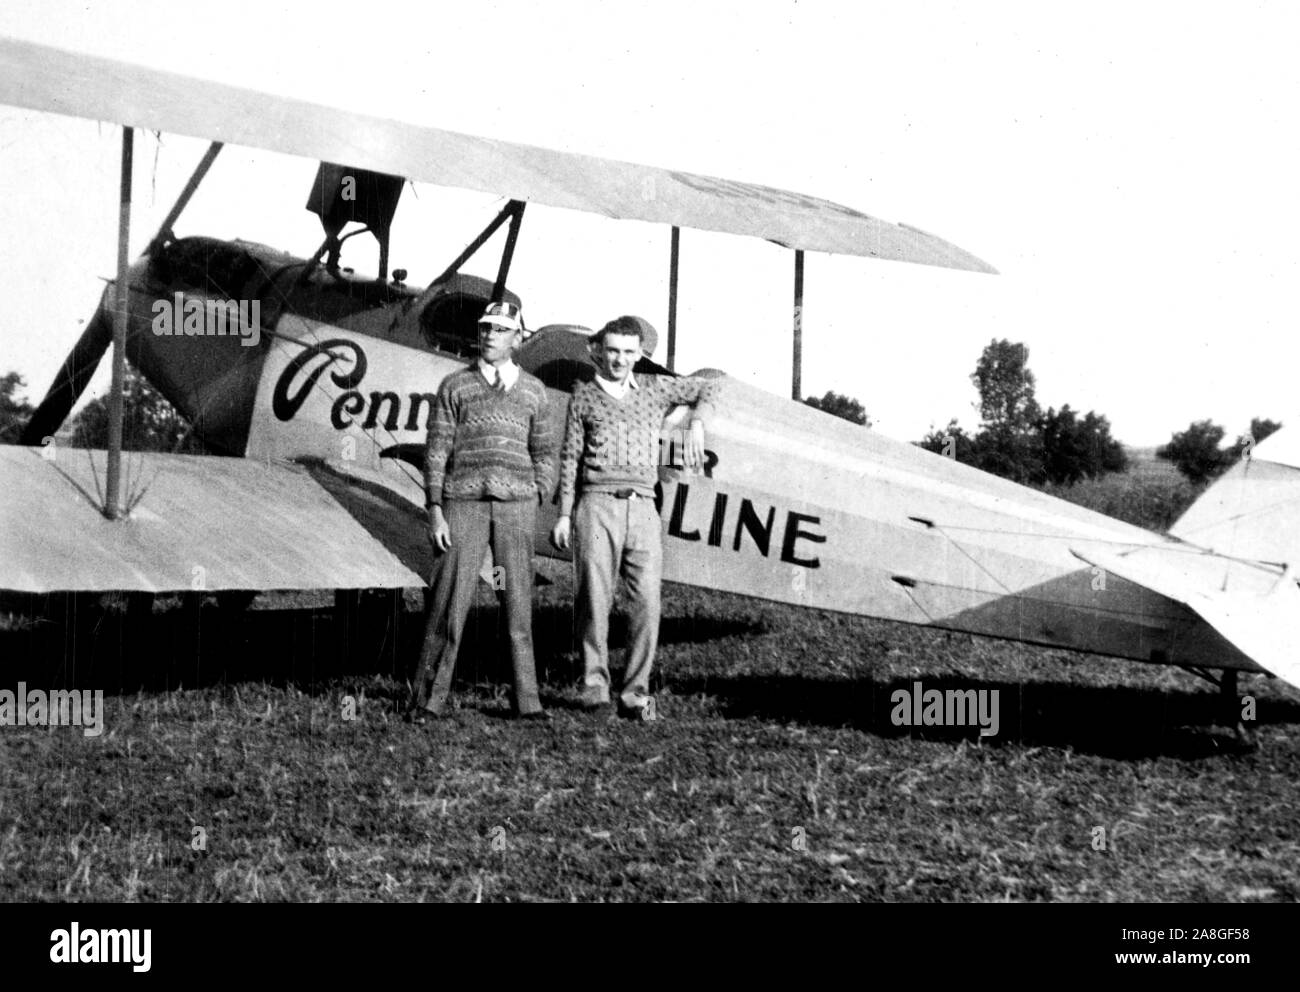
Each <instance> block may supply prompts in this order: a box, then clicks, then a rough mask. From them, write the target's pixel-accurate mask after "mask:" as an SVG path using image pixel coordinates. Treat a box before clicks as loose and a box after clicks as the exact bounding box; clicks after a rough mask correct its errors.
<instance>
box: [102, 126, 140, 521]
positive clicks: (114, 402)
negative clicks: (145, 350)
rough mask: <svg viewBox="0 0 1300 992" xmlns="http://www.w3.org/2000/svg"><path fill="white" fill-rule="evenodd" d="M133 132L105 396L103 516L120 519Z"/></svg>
mask: <svg viewBox="0 0 1300 992" xmlns="http://www.w3.org/2000/svg"><path fill="white" fill-rule="evenodd" d="M134 145H135V132H134V131H132V130H131V128H129V127H124V128H122V197H121V203H120V205H119V208H118V215H117V286H116V287H115V288H116V290H117V305H116V307H115V309H114V312H113V382H112V385H111V387H110V391H109V394H108V467H107V471H106V472H105V475H106V476H107V481H106V482H105V490H106V493H105V497H104V516H106V517H108V519H109V520H116V519H117V518H118V516H119V515H120V512H121V509H120V501H119V490H120V489H121V487H122V382H123V379H124V378H125V377H126V318H127V313H128V311H127V305H128V297H129V296H130V293H131V287H130V285H129V284H128V282H127V274H126V270H127V265H128V262H129V259H128V258H127V241H128V240H130V237H131V156H132V150H133V148H134Z"/></svg>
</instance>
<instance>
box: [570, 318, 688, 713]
mask: <svg viewBox="0 0 1300 992" xmlns="http://www.w3.org/2000/svg"><path fill="white" fill-rule="evenodd" d="M643 335H644V330H643V326H642V322H641V321H640V320H639V319H638V318H636V317H619V318H617V319H616V320H612V321H610V322H609V323H608V324H606V325H605V326H604V327H603V328H601V329H600V330H599V331H598V332H596V333H595V334H594V335H592V339H591V341H592V344H591V348H592V357H593V358H594V359H595V362H596V369H597V374H596V378H595V381H594V382H584V383H579V384H578V385H577V386H576V387H575V388H574V390H573V398H572V399H571V400H570V401H569V416H568V422H567V424H566V426H565V433H564V446H563V448H562V449H561V454H560V519H559V520H558V521H557V522H556V524H555V527H554V528H553V529H552V531H551V542H552V543H553V544H554V545H555V546H556V547H558V548H560V549H561V550H565V549H567V548H568V547H569V544H570V540H571V539H572V542H573V544H574V555H573V557H574V562H575V565H576V568H577V577H578V591H577V599H578V602H577V613H578V617H577V619H578V627H579V629H580V630H581V632H582V659H583V667H584V669H585V671H584V675H583V688H582V702H583V706H584V707H585V708H587V709H589V710H594V711H603V710H607V709H609V708H610V706H611V699H610V685H609V647H608V643H607V642H608V639H609V614H610V610H611V609H612V608H613V605H614V585H615V583H616V582H617V581H618V576H619V575H620V574H622V576H623V578H624V580H625V581H626V582H627V591H628V600H629V602H628V637H629V639H630V641H631V643H630V645H629V649H628V662H627V672H626V675H625V676H624V680H623V689H622V692H621V693H620V694H619V710H620V712H621V713H622V714H623V715H624V716H629V717H634V718H639V719H642V720H653V719H655V716H656V711H655V703H654V697H653V696H651V695H650V670H651V668H652V667H653V665H654V656H655V649H656V647H657V646H658V643H659V584H660V580H661V577H662V575H663V543H662V535H661V533H660V521H659V512H658V510H656V509H655V483H656V482H657V481H658V479H659V464H660V434H661V431H662V430H663V423H664V417H665V415H666V414H668V413H669V412H670V411H671V410H672V409H673V407H675V406H679V405H681V404H689V405H690V406H691V407H692V409H693V410H694V416H693V417H692V418H691V425H690V431H689V433H688V436H687V439H686V444H685V460H686V465H687V467H688V468H694V467H696V466H698V465H701V464H703V461H704V428H705V425H706V423H707V421H708V418H709V417H710V416H711V415H712V412H713V405H712V400H713V385H714V384H713V382H711V381H710V380H708V379H696V378H677V377H670V376H643V377H642V378H640V379H638V378H636V377H635V376H633V374H632V366H634V365H635V364H636V363H637V360H638V359H639V358H640V357H641V352H642V346H643V342H644V337H643ZM575 500H576V503H577V507H576V510H575V507H574V504H575Z"/></svg>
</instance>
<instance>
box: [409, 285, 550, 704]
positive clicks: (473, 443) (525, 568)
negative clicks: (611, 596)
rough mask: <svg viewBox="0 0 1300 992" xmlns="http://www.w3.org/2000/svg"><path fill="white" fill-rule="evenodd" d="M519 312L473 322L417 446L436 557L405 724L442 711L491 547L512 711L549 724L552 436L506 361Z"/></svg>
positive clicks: (536, 385)
mask: <svg viewBox="0 0 1300 992" xmlns="http://www.w3.org/2000/svg"><path fill="white" fill-rule="evenodd" d="M522 328H523V323H522V321H521V319H520V316H519V310H518V308H517V307H515V306H514V305H512V304H510V303H491V304H489V305H488V307H487V310H486V311H485V312H484V314H483V317H482V319H481V320H480V322H479V325H478V332H479V348H480V357H479V360H478V361H477V362H476V363H475V364H474V365H471V366H469V367H468V368H464V369H461V370H459V371H457V372H453V373H452V374H451V375H449V376H447V378H445V379H444V380H443V381H442V384H441V385H440V386H439V387H438V395H437V398H436V399H435V400H434V406H433V415H432V416H431V417H430V418H429V433H428V440H427V443H426V446H425V459H424V486H425V496H426V499H427V502H428V507H429V540H430V541H432V542H433V545H434V547H435V548H436V549H437V550H438V551H440V552H442V563H441V567H440V568H439V570H438V574H437V578H436V579H435V580H434V584H433V603H432V608H431V610H430V612H429V619H428V623H427V626H426V628H425V634H424V649H423V651H422V652H421V655H420V667H419V670H418V671H417V673H416V677H415V696H414V699H413V700H412V703H411V718H412V719H413V720H414V721H416V722H425V721H427V720H429V719H432V718H437V717H441V716H444V715H445V714H446V710H447V695H448V692H449V691H450V689H451V679H452V671H453V669H454V667H455V664H456V655H457V652H458V651H459V650H460V642H461V634H462V632H463V631H464V628H465V618H466V616H467V614H468V613H469V608H470V604H471V603H472V602H473V600H474V592H475V590H476V588H477V585H476V584H477V582H478V576H479V569H480V567H481V565H482V563H483V558H484V554H485V553H486V551H487V549H488V546H489V545H491V547H492V557H493V560H494V561H495V563H496V565H497V566H498V567H500V568H502V569H504V576H503V578H504V584H505V587H504V590H503V593H502V595H501V597H500V598H501V600H502V601H503V602H504V605H505V611H506V623H507V626H508V628H509V631H510V655H511V659H512V661H513V663H514V710H515V713H516V715H518V716H520V717H523V718H525V719H534V720H545V719H547V713H546V712H545V710H543V708H542V704H541V701H540V699H539V698H538V691H537V671H536V668H535V665H534V661H533V616H532V594H533V529H534V521H535V518H536V514H537V507H538V505H539V504H540V503H541V501H542V500H544V499H546V498H547V497H548V496H549V495H550V494H551V488H552V486H553V484H554V481H555V480H554V476H553V474H552V469H551V460H552V458H553V457H554V454H555V438H554V434H553V432H552V430H551V427H550V424H549V423H548V420H547V409H546V405H547V400H546V387H545V386H543V385H542V383H541V381H540V380H539V379H537V378H536V377H535V376H532V375H529V374H528V373H527V372H525V371H523V370H522V369H520V368H519V366H518V365H516V364H515V362H514V359H513V354H514V349H515V348H516V347H517V346H518V344H519V340H520V336H521V332H522Z"/></svg>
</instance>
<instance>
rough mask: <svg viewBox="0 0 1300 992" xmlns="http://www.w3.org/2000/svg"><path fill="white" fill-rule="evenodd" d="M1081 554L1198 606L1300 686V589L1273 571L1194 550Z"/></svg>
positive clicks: (1257, 658)
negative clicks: (1299, 647)
mask: <svg viewBox="0 0 1300 992" xmlns="http://www.w3.org/2000/svg"><path fill="white" fill-rule="evenodd" d="M1070 550H1071V551H1072V552H1073V553H1074V555H1075V557H1076V558H1079V559H1081V560H1083V561H1085V562H1087V563H1088V564H1089V565H1093V566H1095V567H1097V568H1101V569H1103V570H1105V571H1107V572H1110V573H1113V574H1114V575H1117V576H1119V577H1120V578H1121V579H1125V580H1127V581H1129V582H1134V583H1137V584H1138V585H1140V586H1142V587H1144V588H1146V589H1150V590H1152V591H1153V592H1156V593H1159V594H1160V595H1162V596H1166V597H1168V598H1169V599H1172V600H1175V601H1177V602H1180V603H1182V604H1183V605H1185V606H1187V607H1188V608H1190V609H1192V610H1194V611H1195V612H1196V613H1197V614H1198V615H1199V616H1200V617H1201V618H1202V619H1203V620H1205V622H1206V623H1208V624H1209V625H1210V626H1211V627H1213V628H1214V629H1215V630H1217V631H1218V632H1219V633H1220V634H1222V635H1223V636H1224V637H1225V638H1227V639H1228V640H1229V641H1231V642H1232V644H1234V645H1235V646H1236V647H1237V648H1239V649H1240V650H1241V651H1242V652H1243V653H1244V654H1246V655H1247V656H1248V657H1249V658H1250V659H1251V660H1252V661H1254V662H1255V663H1256V664H1257V665H1259V666H1260V667H1261V668H1264V669H1266V670H1267V671H1269V672H1271V673H1272V674H1274V675H1276V676H1277V677H1278V678H1280V679H1283V680H1284V681H1286V682H1289V683H1290V684H1291V685H1293V686H1296V687H1300V649H1298V646H1300V588H1298V587H1297V585H1296V582H1295V578H1294V576H1293V575H1292V573H1291V570H1290V569H1287V570H1286V571H1282V570H1280V569H1269V568H1264V567H1262V566H1259V565H1255V564H1251V563H1246V562H1239V561H1233V560H1231V559H1227V558H1224V557H1222V556H1219V555H1213V554H1207V553H1203V552H1198V551H1197V550H1196V549H1194V548H1177V547H1164V548H1139V549H1138V550H1136V551H1131V552H1128V553H1127V554H1114V553H1113V552H1106V551H1093V550H1092V549H1088V550H1087V551H1080V550H1077V549H1075V548H1071V549H1070Z"/></svg>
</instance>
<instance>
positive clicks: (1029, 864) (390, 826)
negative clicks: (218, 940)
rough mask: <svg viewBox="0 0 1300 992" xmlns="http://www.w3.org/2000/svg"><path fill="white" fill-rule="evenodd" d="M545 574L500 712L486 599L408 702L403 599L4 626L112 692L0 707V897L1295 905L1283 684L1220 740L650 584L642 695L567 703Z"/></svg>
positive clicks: (1085, 698)
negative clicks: (543, 716)
mask: <svg viewBox="0 0 1300 992" xmlns="http://www.w3.org/2000/svg"><path fill="white" fill-rule="evenodd" d="M1175 481H1176V480H1175ZM1124 484H1127V483H1122V482H1121V483H1114V482H1112V483H1111V485H1116V486H1120V485H1124ZM1086 485H1087V484H1086ZM1090 485H1093V486H1099V485H1100V484H1096V483H1094V484H1090ZM1092 495H1094V496H1096V498H1098V499H1104V498H1109V496H1108V495H1107V494H1106V493H1105V492H1104V491H1102V490H1100V489H1098V491H1097V492H1096V493H1093V494H1092ZM1156 505H1157V503H1156V501H1152V503H1151V506H1156ZM1160 505H1163V504H1160ZM1144 512H1145V511H1144ZM1162 512H1163V511H1162ZM543 570H544V572H545V573H546V574H547V575H548V576H549V577H550V578H551V579H552V580H553V581H552V582H551V584H549V585H545V586H542V587H540V589H539V593H538V607H537V614H536V621H535V630H536V638H537V656H538V662H539V669H540V670H541V674H542V676H543V679H544V682H545V689H544V698H545V700H546V701H547V703H548V704H549V705H550V707H551V708H552V710H553V711H554V712H555V720H554V722H553V723H552V724H551V725H549V726H533V725H520V724H517V723H515V722H513V721H510V720H508V719H505V716H506V700H505V697H504V694H503V691H502V686H503V685H504V681H505V678H506V673H505V671H504V669H503V667H501V666H500V665H499V664H498V663H496V662H494V661H493V659H498V658H500V657H501V655H502V650H503V648H504V644H503V642H502V639H501V637H500V634H499V631H498V628H497V624H496V614H495V610H494V609H493V608H491V607H488V606H486V605H484V606H483V607H482V608H480V609H478V610H476V612H475V614H474V617H473V621H472V635H471V638H470V642H469V643H468V644H467V645H466V646H465V649H464V651H463V653H462V657H461V673H462V675H463V676H464V680H463V682H462V683H460V684H459V685H458V687H457V697H456V698H457V701H458V706H459V709H458V710H457V713H456V716H455V718H454V719H453V720H451V721H449V722H447V723H445V724H440V725H434V727H432V728H419V727H412V726H410V725H407V724H405V723H402V722H401V720H400V718H399V711H400V707H401V703H402V701H403V699H404V695H405V691H406V689H405V685H404V683H403V681H402V679H403V678H404V677H405V676H406V675H407V674H408V673H409V670H410V668H411V667H412V665H413V660H414V649H415V647H416V640H415V639H416V638H418V636H419V633H420V629H419V628H420V623H419V617H418V614H415V613H411V614H410V615H409V619H410V620H413V621H414V622H407V623H405V624H404V625H403V627H402V631H401V634H400V636H399V637H397V638H394V637H393V636H392V629H391V627H388V626H386V625H385V623H384V622H383V617H380V618H379V622H378V623H374V624H372V625H370V626H364V627H362V628H360V629H357V628H352V629H348V630H344V629H341V628H340V627H339V626H338V621H336V620H335V619H334V617H333V616H332V614H331V612H330V611H328V610H298V611H294V612H285V611H278V612H265V613H249V614H246V615H244V617H243V619H242V620H241V621H240V622H239V623H238V624H235V623H232V622H231V621H229V620H227V619H225V618H223V617H222V616H221V615H220V614H219V611H218V610H216V609H214V608H212V607H208V608H204V609H202V612H201V613H199V614H198V616H197V618H196V616H195V615H194V614H193V613H192V612H189V613H187V612H186V610H185V609H175V610H171V611H169V612H167V613H155V614H154V615H153V620H152V622H151V623H149V624H148V625H147V633H146V634H142V633H141V632H140V630H139V625H136V626H134V627H133V626H131V625H128V624H127V623H126V621H125V615H124V614H123V613H122V612H120V611H116V610H109V611H104V610H100V609H81V610H79V611H78V613H77V615H76V617H75V618H73V619H72V620H70V621H69V622H67V623H66V624H59V623H52V622H51V623H42V622H37V623H34V624H32V623H28V622H11V623H10V624H9V629H8V630H7V631H5V632H3V633H0V658H3V659H4V663H5V665H6V671H7V675H6V679H5V683H4V684H5V685H6V686H10V687H12V685H13V683H14V682H16V681H17V680H18V679H20V678H26V679H27V682H28V684H29V685H33V686H35V685H42V686H50V685H51V684H58V685H62V684H74V683H75V684H79V685H85V686H115V685H124V686H126V687H128V690H129V691H125V692H122V693H118V694H112V695H110V696H109V697H108V698H107V717H106V730H105V732H104V734H103V735H102V736H100V737H98V738H90V737H83V736H82V735H81V733H80V732H79V731H78V730H77V729H76V728H67V727H64V728H48V729H45V728H42V729H34V728H16V727H5V728H0V894H2V895H3V897H4V898H6V899H11V900H14V899H18V900H30V899H55V900H65V899H67V900H283V899H292V900H343V899H346V900H417V899H439V900H444V899H445V900H465V901H478V900H482V901H489V900H571V899H577V900H657V899H672V900H896V901H913V900H1066V901H1104V900H1230V901H1254V900H1267V901H1295V900H1296V899H1297V898H1300V822H1298V820H1297V816H1296V809H1297V800H1298V799H1300V795H1298V792H1297V790H1298V784H1297V783H1300V701H1297V697H1296V694H1294V693H1292V692H1290V691H1289V690H1285V689H1283V688H1279V687H1278V685H1277V683H1273V682H1269V681H1267V680H1263V679H1252V678H1247V679H1246V680H1245V681H1244V683H1243V687H1242V691H1243V692H1248V693H1252V694H1253V695H1255V697H1256V698H1257V700H1258V738H1259V746H1258V749H1257V750H1255V751H1253V752H1244V751H1242V750H1241V749H1239V748H1238V747H1237V745H1236V742H1235V740H1234V738H1233V737H1232V736H1231V735H1230V734H1229V733H1228V731H1227V730H1226V729H1224V728H1216V727H1212V726H1210V722H1211V719H1212V710H1213V702H1214V698H1215V697H1214V693H1213V691H1212V690H1211V689H1210V687H1208V686H1204V685H1203V684H1202V683H1199V682H1197V681H1196V680H1195V679H1193V678H1192V677H1191V676H1188V675H1185V674H1183V673H1181V672H1179V671H1176V670H1172V669H1165V668H1156V667H1150V666H1143V665H1138V664H1130V663H1123V662H1116V661H1111V660H1106V659H1099V658H1091V657H1085V656H1081V655H1077V654H1073V653H1069V652H1062V651H1051V650H1045V649H1041V648H1033V647H1028V646H1025V645H1020V644H1015V643H1011V642H1001V641H993V640H988V639H978V638H973V637H971V636H968V635H959V634H949V633H945V632H941V631H935V630H930V629H925V628H912V627H907V626H904V625H899V624H891V623H885V622H879V621H872V620H866V619H860V618H854V617H848V616H841V615H837V614H828V613H816V612H810V611H804V610H798V609H794V608H789V607H784V606H780V605H775V604H768V603H761V602H756V601H751V600H745V599H741V598H738V597H734V596H729V595H724V594H717V593H708V592H701V591H699V590H693V589H687V588H684V587H676V586H668V587H666V588H665V608H664V623H663V630H662V648H661V653H660V661H661V664H660V672H661V685H660V687H659V700H660V704H661V705H660V711H661V714H662V716H663V717H664V719H663V720H662V721H661V722H659V723H655V724H648V725H640V724H632V723H629V722H622V721H615V722H596V721H593V720H592V719H591V718H589V717H587V716H586V715H584V714H582V713H581V712H579V711H577V710H576V709H573V708H572V704H573V703H574V701H575V699H574V695H573V691H572V685H573V683H574V681H575V679H576V676H577V656H576V653H575V652H574V651H573V649H572V636H571V630H570V623H571V621H570V606H571V599H572V590H571V588H570V586H569V583H568V579H567V575H566V573H565V570H564V569H563V568H559V567H556V566H555V565H553V564H550V563H547V564H544V566H543ZM488 602H490V601H489V600H488V599H486V598H485V599H484V600H483V603H484V604H487V603H488ZM371 619H372V621H374V619H375V618H373V617H372V618H371ZM390 619H391V618H390ZM615 637H616V643H619V642H620V641H619V639H620V638H621V631H620V630H619V629H618V627H617V625H616V631H615ZM268 658H276V659H278V661H277V662H276V663H275V664H274V665H272V664H271V663H270V662H269V661H267V660H266V659H268ZM617 658H618V655H616V660H617ZM51 659H61V661H54V662H52V661H51ZM916 680H922V681H923V682H924V684H925V686H926V688H949V687H962V688H966V687H969V688H976V689H981V688H987V689H997V690H999V692H1000V701H1001V703H1000V710H1001V713H1000V722H1001V728H1000V732H999V734H998V735H997V736H996V737H992V738H983V739H981V738H979V737H978V736H976V735H975V733H974V732H973V731H969V730H960V729H946V730H942V731H940V730H939V729H938V728H930V729H927V730H924V731H911V730H908V728H898V727H895V726H894V725H893V724H892V722H891V721H890V719H889V712H890V701H889V698H890V693H891V691H892V690H893V689H895V688H897V687H908V686H910V685H911V684H912V683H913V682H914V681H916ZM182 684H183V686H184V688H182V687H181V686H182ZM349 700H351V701H352V703H355V704H356V711H355V714H356V717H355V719H346V718H345V716H346V715H350V712H351V709H350V707H351V703H350V702H349ZM1103 831H1104V833H1103ZM1103 841H1104V848H1103V847H1102V846H1101V844H1102V842H1103ZM196 848H198V849H197V850H196Z"/></svg>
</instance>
